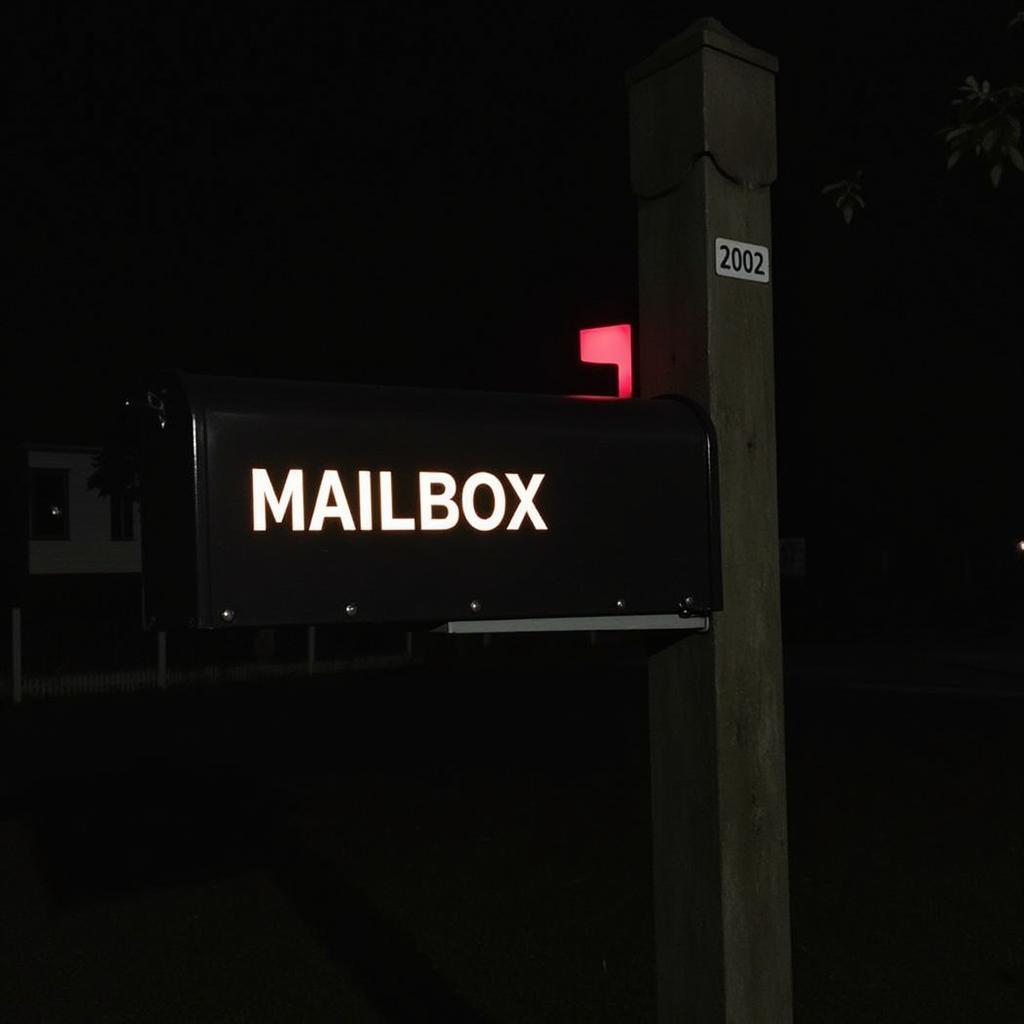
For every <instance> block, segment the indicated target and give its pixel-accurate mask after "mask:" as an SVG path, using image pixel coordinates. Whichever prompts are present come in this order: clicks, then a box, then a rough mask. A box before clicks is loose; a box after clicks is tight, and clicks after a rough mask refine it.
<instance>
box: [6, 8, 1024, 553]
mask: <svg viewBox="0 0 1024 1024" xmlns="http://www.w3.org/2000/svg"><path fill="white" fill-rule="evenodd" d="M996 7H998V5H996ZM996 7H992V6H991V5H963V6H961V7H960V8H959V9H958V10H957V12H956V15H955V16H948V17H945V16H942V15H940V14H937V13H936V10H935V8H934V7H931V6H928V5H924V4H921V5H918V6H917V7H916V8H913V9H907V8H903V7H901V8H900V9H898V10H897V9H895V5H892V6H890V7H888V8H880V9H879V11H877V12H872V11H871V10H870V9H868V8H863V7H861V8H857V9H855V10H850V9H847V8H840V7H836V6H834V5H821V7H820V9H818V10H817V11H816V12H815V13H813V14H806V15H802V16H800V17H797V15H796V14H795V13H792V10H793V8H792V5H788V6H787V13H780V12H779V11H777V10H767V9H765V7H763V6H758V5H753V4H737V3H727V4H723V5H721V6H719V7H718V8H717V9H715V10H711V11H708V10H704V9H697V8H693V9H686V8H685V7H680V6H679V5H678V4H669V3H667V2H648V3H631V4H624V3H623V4H618V5H607V4H605V5H593V4H591V5H582V4H573V5H542V4H539V3H528V4H516V5H507V6H494V5H478V4H470V3H468V2H459V3H454V4H439V5H431V6H430V8H429V9H420V8H418V7H413V6H407V5H402V4H394V3H381V2H377V0H367V2H361V3H356V4H345V5H337V4H332V5H328V4H317V5H312V4H311V5H303V6H302V7H301V8H300V9H297V10H293V9H292V8H288V7H286V6H281V5H279V4H274V5H271V4H266V3H252V4H247V5H245V6H244V7H243V6H238V7H235V8H231V7H228V6H223V7H221V6H217V7H211V8H209V9H207V8H204V9H202V10H195V11H189V12H188V13H185V12H184V11H178V10H176V9H175V7H174V5H160V4H138V5H134V6H133V7H131V8H127V7H126V8H124V9H115V8H107V9H106V10H105V11H104V12H103V13H97V11H95V10H92V9H87V6H82V7H78V6H75V7H71V6H69V7H68V9H67V10H66V11H65V12H64V13H63V14H44V13H42V11H41V9H39V10H33V11H32V12H31V13H30V14H26V15H25V16H24V17H23V18H22V19H21V21H20V22H18V21H17V19H14V20H13V24H12V25H11V31H10V32H9V33H8V37H9V40H10V53H9V56H8V58H7V60H6V61H5V63H6V64H7V65H8V68H9V71H10V72H11V74H12V78H13V83H14V91H13V96H14V104H13V116H12V119H11V121H10V122H9V131H8V133H7V139H6V142H5V149H6V154H5V165H6V169H7V189H6V192H7V196H8V203H9V211H8V218H7V223H9V224H10V225H11V230H10V232H9V234H8V238H9V241H10V244H11V247H12V256H13V260H14V264H15V272H14V276H13V279H12V281H11V282H10V283H11V284H12V285H13V287H12V298H13V303H12V307H11V309H12V312H13V316H12V317H11V319H10V321H9V326H8V346H7V349H8V351H7V355H8V359H9V360H10V361H11V364H12V365H11V372H9V373H8V374H7V375H6V383H7V384H8V386H9V389H10V395H9V401H8V407H9V409H12V410H14V411H15V415H16V417H18V418H19V422H20V424H21V428H22V433H24V434H27V435H29V436H30V437H32V438H44V437H52V438H56V437H58V436H61V437H66V438H68V439H72V435H73V434H79V435H82V436H85V435H91V436H95V435H96V433H97V431H98V430H99V429H100V427H99V425H100V424H101V423H102V422H103V420H104V418H105V410H106V409H108V408H113V407H114V405H115V404H116V400H117V398H118V396H119V395H120V394H121V393H122V392H123V391H124V389H125V387H126V386H127V384H128V382H129V381H130V380H131V379H133V376H134V375H135V374H136V373H137V372H138V371H139V370H141V369H144V368H147V367H152V366H167V365H174V366H183V367H186V368H190V369H193V370H196V371H212V372H226V373H233V374H239V375H249V374H258V375H287V376H297V377H327V378H338V379H351V380H368V381H378V382H389V381H393V382H403V383H422V384H447V383H451V384H456V385H459V386H469V387H487V388H496V389H497V388H508V389H514V390H519V389H531V388H536V389H538V390H563V389H565V390H572V389H574V388H577V387H579V386H580V385H581V380H582V379H581V377H580V376H579V374H580V371H578V370H577V369H575V365H574V357H575V350H574V344H575V331H576V329H577V328H579V327H582V326H588V325H594V324H599V323H603V322H611V321H619V320H629V321H632V322H634V323H635V322H636V296H635V288H636V285H635V256H634V249H633V246H634V240H635V227H634V205H633V200H632V197H631V194H630V190H629V182H628V163H627V138H628V124H627V115H626V95H625V85H624V73H625V71H626V69H627V68H628V67H630V66H631V65H632V64H634V63H636V62H638V61H639V60H641V59H642V58H643V57H645V56H646V55H647V54H648V53H649V52H650V51H651V50H653V49H654V48H655V47H656V46H657V45H658V44H659V43H660V42H662V41H664V40H666V39H667V38H669V37H671V36H672V35H674V34H676V33H678V32H680V31H682V30H683V29H684V28H685V27H686V26H687V25H688V24H689V23H690V22H691V21H692V20H693V19H694V18H696V17H699V16H702V15H705V14H712V15H713V16H715V17H718V18H719V19H720V20H722V21H723V23H725V25H726V26H727V27H728V28H730V29H731V30H732V31H734V32H736V33H737V34H739V35H740V36H742V37H743V38H745V39H746V40H747V41H748V42H750V43H752V44H754V45H756V46H759V47H762V48H764V49H767V50H769V51H771V52H773V53H775V54H776V55H777V56H778V57H779V58H780V62H781V73H780V76H779V80H778V104H779V145H780V177H779V182H778V184H777V186H776V188H775V190H774V194H773V209H774V260H773V266H774V273H775V302H776V347H777V365H778V386H779V425H780V438H781V451H780V459H781V467H782V483H783V499H784V500H783V520H784V523H783V526H784V529H785V528H786V527H787V520H788V526H789V528H790V529H791V530H793V529H795V530H797V531H800V530H803V529H805V526H806V524H805V523H804V522H802V520H805V519H807V518H809V517H813V516H814V515H815V514H818V513H816V512H815V509H817V510H818V512H820V513H821V514H825V513H824V512H822V509H823V508H824V506H822V505H821V504H820V501H821V500H822V499H821V493H820V492H822V491H824V492H827V500H828V502H831V503H833V504H834V506H835V507H843V508H845V509H847V510H848V511H850V513H851V515H852V516H853V517H854V518H857V519H858V521H860V522H862V523H863V524H864V528H865V531H866V532H869V533H870V532H871V530H872V529H880V528H881V527H880V525H879V524H881V523H882V522H883V521H884V520H885V519H886V517H887V516H889V515H890V514H891V512H890V510H891V509H892V508H893V507H894V506H899V509H900V510H901V511H900V514H902V515H905V516H906V517H907V519H908V521H909V520H911V519H912V518H913V516H919V515H921V514H922V512H926V511H928V510H931V514H932V515H940V516H941V515H947V514H948V515H949V517H950V518H951V520H959V521H962V520H963V517H964V516H965V515H973V514H974V513H975V511H977V510H978V509H980V508H983V509H984V514H985V515H987V516H989V517H990V518H991V517H992V516H993V515H995V516H997V517H998V518H999V519H1000V527H999V528H1000V529H1004V528H1005V529H1010V527H1011V523H1010V521H1011V520H1012V519H1013V518H1014V517H1017V518H1018V519H1019V518H1020V517H1021V516H1020V497H1021V488H1020V484H1019V483H1018V481H1017V479H1016V477H1018V476H1019V473H1014V472H1012V471H1011V467H1016V466H1019V465H1020V456H1021V444H1020V442H1019V440H1018V439H1017V437H1016V433H1017V428H1016V405H1017V396H1018V394H1019V390H1020V385H1021V380H1022V356H1021V346H1020V343H1019V339H1020V330H1019V326H1018V309H1019V291H1018V289H1019V284H1020V260H1019V256H1018V242H1019V239H1020V237H1021V230H1020V229H1021V227H1022V225H1021V220H1022V211H1024V189H1022V184H1021V181H1017V180H1013V179H1012V178H1011V179H1010V180H1007V181H1006V182H1005V183H1004V186H1003V187H1002V188H1001V189H1000V191H999V192H998V193H993V192H992V190H991V189H990V188H989V187H988V186H987V185H986V184H985V182H984V181H983V177H982V172H981V171H980V170H979V169H977V168H971V167H967V168H963V169H959V170H957V171H956V172H954V173H952V174H947V172H946V171H945V169H944V153H943V148H942V144H941V140H940V139H939V138H938V137H937V134H936V133H937V132H938V131H939V129H941V128H942V126H943V125H944V124H945V123H946V121H947V112H948V102H949V99H950V98H952V96H953V94H954V90H955V87H956V85H957V84H958V83H959V82H960V81H962V79H963V78H964V76H965V75H966V74H969V73H972V72H973V73H975V74H978V75H980V76H984V75H986V74H987V75H990V76H991V77H992V78H993V79H998V78H999V77H1000V75H1002V76H1003V78H1004V80H1005V79H1006V78H1007V77H1008V76H1009V75H1010V74H1011V73H1012V69H1013V67H1014V59H1015V57H1016V66H1017V67H1020V66H1021V65H1022V64H1024V61H1021V59H1020V57H1021V55H1022V54H1024V31H1021V32H1020V36H1018V37H1013V36H1012V34H1011V33H1009V32H1007V31H1006V30H1005V25H1006V23H1007V21H1008V20H1009V18H1010V16H1011V15H1012V14H1013V12H1014V5H1012V4H1011V5H1008V6H1007V7H1006V9H1005V10H1003V9H1002V8H999V9H998V10H997V9H996ZM857 166H863V167H864V168H865V173H866V188H867V198H868V203H869V206H868V209H867V210H866V211H865V214H864V216H862V217H859V218H858V219H857V220H856V221H855V222H854V224H853V225H851V226H850V227H846V226H845V225H843V224H842V223H841V221H840V220H839V218H838V217H837V216H836V215H835V213H834V212H833V211H830V210H829V207H828V204H827V202H826V201H825V200H823V199H822V197H821V196H820V194H819V192H820V188H821V186H822V185H823V184H825V183H827V182H829V181H831V180H833V179H835V178H838V177H842V176H845V175H847V174H848V173H850V172H851V171H852V170H853V169H855V168H856V167H857ZM1013 174H1015V172H1011V175H1013ZM1017 177H1021V178H1022V180H1024V176H1017ZM908 496H909V497H908ZM829 507H832V506H829ZM936 510H939V511H936ZM1004 520H1005V522H1004ZM872 524H874V525H872Z"/></svg>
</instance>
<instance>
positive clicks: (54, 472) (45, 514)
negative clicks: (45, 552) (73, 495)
mask: <svg viewBox="0 0 1024 1024" xmlns="http://www.w3.org/2000/svg"><path fill="white" fill-rule="evenodd" d="M29 473H30V479H29V536H30V537H31V539H32V540H67V539H68V522H69V520H70V514H69V513H70V510H69V509H68V471H67V470H66V469H30V470H29Z"/></svg>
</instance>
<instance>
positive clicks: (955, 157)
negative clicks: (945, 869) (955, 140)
mask: <svg viewBox="0 0 1024 1024" xmlns="http://www.w3.org/2000/svg"><path fill="white" fill-rule="evenodd" d="M962 154H963V150H962V149H954V150H953V152H952V153H950V154H949V159H948V160H947V161H946V170H947V171H951V170H952V169H953V168H954V167H955V166H956V165H957V163H958V162H959V161H960V157H961V156H962Z"/></svg>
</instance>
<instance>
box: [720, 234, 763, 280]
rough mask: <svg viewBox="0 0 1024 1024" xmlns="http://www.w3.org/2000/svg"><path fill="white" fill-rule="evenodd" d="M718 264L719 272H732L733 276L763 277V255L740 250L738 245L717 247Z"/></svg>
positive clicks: (721, 244) (722, 244)
mask: <svg viewBox="0 0 1024 1024" xmlns="http://www.w3.org/2000/svg"><path fill="white" fill-rule="evenodd" d="M718 255H719V257H720V262H719V264H718V269H719V270H724V271H730V270H731V271H732V272H733V273H735V274H750V275H751V276H753V277H764V276H765V269H764V253H763V252H752V251H751V250H750V249H741V248H740V247H739V246H738V245H726V244H725V243H724V242H720V243H719V245H718Z"/></svg>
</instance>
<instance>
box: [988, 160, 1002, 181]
mask: <svg viewBox="0 0 1024 1024" xmlns="http://www.w3.org/2000/svg"><path fill="white" fill-rule="evenodd" d="M988 177H989V181H991V182H992V187H993V188H999V182H1000V180H1001V179H1002V177H1003V164H1002V161H1000V162H999V163H995V164H993V165H992V169H991V170H990V171H989V172H988Z"/></svg>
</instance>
